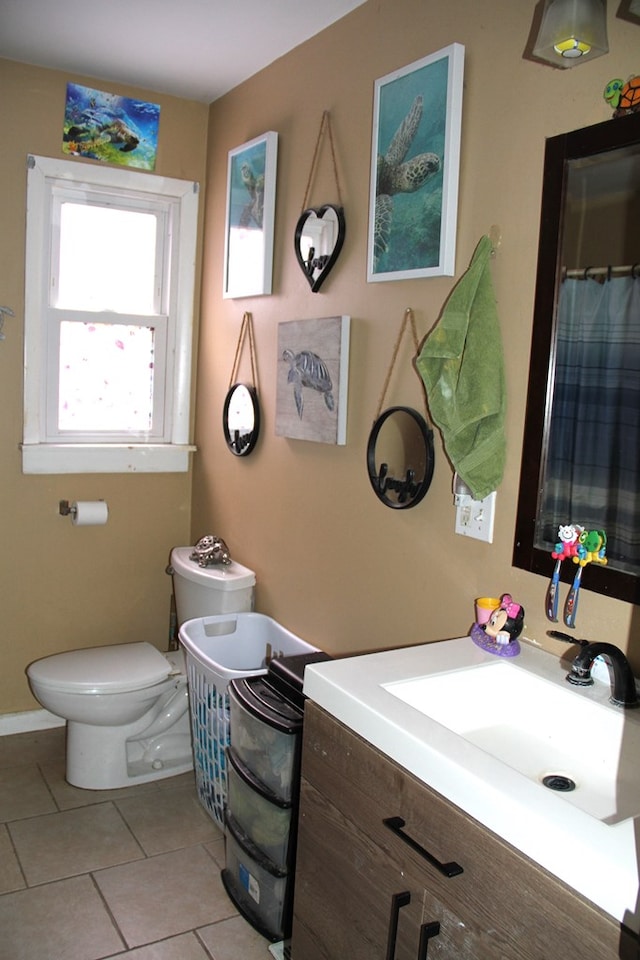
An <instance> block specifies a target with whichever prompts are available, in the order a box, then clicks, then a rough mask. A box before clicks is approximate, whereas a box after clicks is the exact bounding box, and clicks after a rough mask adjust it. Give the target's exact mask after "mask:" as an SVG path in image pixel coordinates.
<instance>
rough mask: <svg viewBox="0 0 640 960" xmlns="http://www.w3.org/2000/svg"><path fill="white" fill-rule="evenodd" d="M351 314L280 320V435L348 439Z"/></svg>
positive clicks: (325, 440)
mask: <svg viewBox="0 0 640 960" xmlns="http://www.w3.org/2000/svg"><path fill="white" fill-rule="evenodd" d="M349 328H350V317H324V318H322V319H318V320H289V321H285V322H284V323H279V324H278V368H277V383H276V427H275V432H276V436H279V437H289V438H291V439H293V440H315V441H317V442H319V443H333V444H340V445H344V444H345V443H346V442H347V389H348V380H349Z"/></svg>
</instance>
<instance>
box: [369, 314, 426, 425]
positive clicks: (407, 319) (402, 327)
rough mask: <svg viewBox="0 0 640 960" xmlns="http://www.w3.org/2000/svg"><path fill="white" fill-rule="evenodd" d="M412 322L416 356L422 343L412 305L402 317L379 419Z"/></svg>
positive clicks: (385, 383)
mask: <svg viewBox="0 0 640 960" xmlns="http://www.w3.org/2000/svg"><path fill="white" fill-rule="evenodd" d="M408 323H410V324H411V333H412V335H413V345H414V347H415V350H416V356H417V355H418V353H419V351H420V345H419V342H418V332H417V330H416V319H415V317H414V315H413V310H412V309H411V307H407V309H406V310H405V312H404V317H403V318H402V323H401V324H400V332H399V334H398V339H397V340H396V344H395V347H394V348H393V355H392V357H391V363H390V364H389V369H388V371H387V377H386V379H385V381H384V386H383V388H382V393H381V394H380V402H379V404H378V412H377V413H376V416H375V419H376V420H377V419H378V417H379V416H380V414H381V413H382V407H383V404H384V398H385V396H386V393H387V390H388V388H389V383H390V381H391V374H392V373H393V368H394V366H395V363H396V360H397V358H398V352H399V350H400V343H401V341H402V337H403V335H404V332H405V330H406V329H407V324H408ZM425 410H426V399H425Z"/></svg>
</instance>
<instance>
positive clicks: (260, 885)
mask: <svg viewBox="0 0 640 960" xmlns="http://www.w3.org/2000/svg"><path fill="white" fill-rule="evenodd" d="M225 845H226V863H227V865H226V867H225V869H224V870H223V871H222V882H223V883H224V887H225V890H226V891H227V893H228V895H229V897H230V898H231V900H232V901H233V903H235V905H236V906H237V908H238V910H239V911H240V913H241V914H242V915H243V916H244V917H245V919H246V920H248V921H249V923H250V924H251V925H252V926H253V927H255V929H256V930H258V931H259V932H260V933H261V934H262V935H263V936H265V937H267V938H268V939H269V940H274V941H275V940H283V939H284V937H285V936H288V935H289V933H290V926H291V917H290V912H291V898H290V897H289V896H288V895H287V886H288V883H289V876H288V875H287V874H286V873H285V872H283V871H280V870H278V869H277V868H276V867H275V865H274V864H272V863H271V862H270V861H269V859H268V858H267V857H263V856H262V854H261V853H260V851H258V850H257V849H255V848H254V847H253V845H252V844H251V841H249V840H248V838H247V837H246V836H243V835H242V832H241V831H240V830H239V829H238V827H237V826H236V825H235V824H234V822H233V817H231V816H229V814H227V829H226V840H225Z"/></svg>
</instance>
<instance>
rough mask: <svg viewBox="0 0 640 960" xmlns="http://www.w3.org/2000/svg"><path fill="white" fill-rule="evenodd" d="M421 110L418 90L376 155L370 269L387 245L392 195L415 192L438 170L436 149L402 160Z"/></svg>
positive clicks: (414, 133) (418, 121)
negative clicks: (384, 149) (393, 130)
mask: <svg viewBox="0 0 640 960" xmlns="http://www.w3.org/2000/svg"><path fill="white" fill-rule="evenodd" d="M422 111H423V98H422V96H421V95H420V94H418V96H417V97H416V98H415V99H414V101H413V103H412V104H411V108H410V110H409V112H408V113H407V115H406V117H405V118H404V120H403V121H402V123H401V124H400V126H399V127H398V129H397V130H396V132H395V134H394V135H393V137H392V139H391V143H390V144H389V147H388V149H387V152H386V153H385V154H384V156H383V155H381V154H379V155H378V160H377V171H376V202H375V217H374V240H373V259H374V269H376V268H377V263H378V259H379V258H380V257H381V256H382V254H383V253H385V252H386V251H387V249H388V247H389V237H390V234H391V223H392V219H393V197H394V195H395V194H397V193H415V192H416V190H419V189H420V188H421V187H422V186H423V185H424V184H425V183H426V182H427V180H429V178H430V177H433V176H434V175H435V174H436V173H438V171H439V170H440V157H439V156H438V155H437V154H436V153H421V154H419V155H418V156H416V157H411V158H410V159H409V160H405V157H406V156H407V154H408V152H409V149H410V147H411V144H412V143H413V141H414V138H415V135H416V133H417V131H418V127H419V126H420V121H421V120H422Z"/></svg>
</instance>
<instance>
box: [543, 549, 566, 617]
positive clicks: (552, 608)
mask: <svg viewBox="0 0 640 960" xmlns="http://www.w3.org/2000/svg"><path fill="white" fill-rule="evenodd" d="M561 563H562V558H561V557H559V558H558V559H557V560H556V565H555V567H554V570H553V576H552V577H551V580H550V582H549V586H548V587H547V597H546V608H547V620H551V622H552V623H557V622H558V584H559V582H560V565H561Z"/></svg>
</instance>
